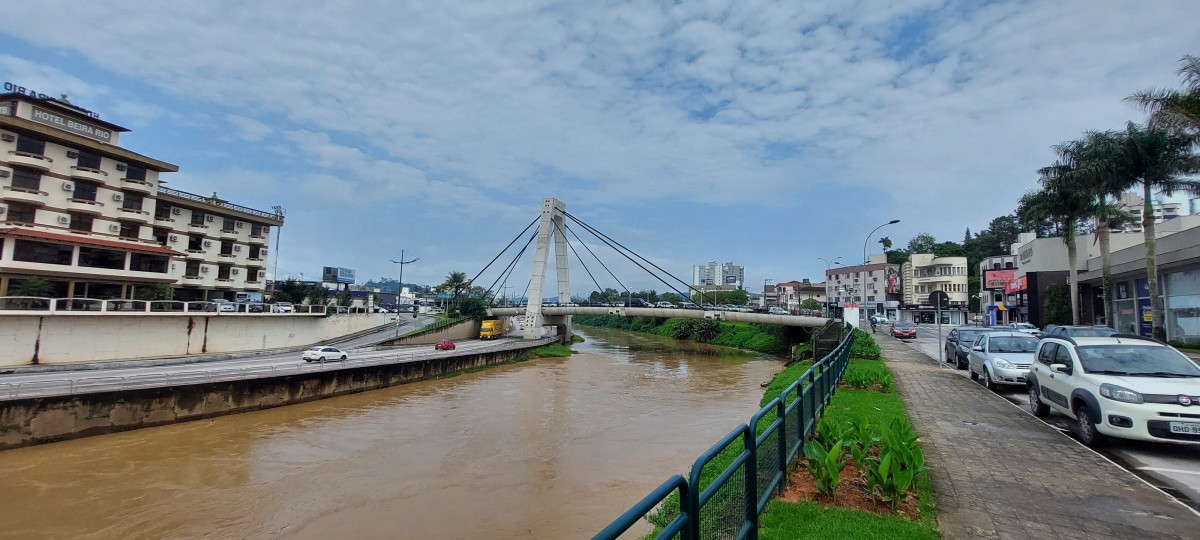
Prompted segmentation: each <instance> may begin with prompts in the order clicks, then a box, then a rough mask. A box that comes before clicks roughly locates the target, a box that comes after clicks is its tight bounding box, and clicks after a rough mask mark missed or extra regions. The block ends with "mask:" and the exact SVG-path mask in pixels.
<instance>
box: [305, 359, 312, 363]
mask: <svg viewBox="0 0 1200 540" xmlns="http://www.w3.org/2000/svg"><path fill="white" fill-rule="evenodd" d="M304 363H305V364H311V363H312V358H305V359H304Z"/></svg>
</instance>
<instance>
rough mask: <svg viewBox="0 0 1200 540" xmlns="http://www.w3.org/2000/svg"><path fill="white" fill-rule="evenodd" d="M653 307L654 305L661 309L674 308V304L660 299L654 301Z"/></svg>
mask: <svg viewBox="0 0 1200 540" xmlns="http://www.w3.org/2000/svg"><path fill="white" fill-rule="evenodd" d="M654 307H656V308H662V309H675V304H672V303H670V302H668V301H666V300H663V301H661V302H657V303H655V304H654Z"/></svg>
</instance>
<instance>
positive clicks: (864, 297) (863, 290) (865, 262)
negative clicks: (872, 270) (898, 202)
mask: <svg viewBox="0 0 1200 540" xmlns="http://www.w3.org/2000/svg"><path fill="white" fill-rule="evenodd" d="M897 223H900V220H898V219H893V220H891V221H889V222H887V223H884V224H883V225H880V226H878V227H875V228H874V229H871V232H870V233H868V234H867V238H866V239H865V240H863V266H862V270H861V271H860V272H859V274H860V275H861V276H862V279H861V280H860V281H861V283H860V285H861V287H860V288H859V291H861V292H860V293H859V294H860V296H861V297H862V304H866V303H867V265H868V264H870V262H871V261H870V259H868V258H867V242H870V241H871V237H872V236H874V235H875V231H878V230H879V229H882V228H884V227H886V226H888V225H895V224H897ZM863 313H864V314H865V313H866V311H865V310H864V311H863Z"/></svg>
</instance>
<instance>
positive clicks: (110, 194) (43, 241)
mask: <svg viewBox="0 0 1200 540" xmlns="http://www.w3.org/2000/svg"><path fill="white" fill-rule="evenodd" d="M7 86H9V87H11V86H12V85H7ZM127 131H128V130H127V129H125V128H123V127H121V126H118V125H116V124H113V123H110V122H107V121H104V120H100V119H99V118H98V116H97V115H96V114H95V113H92V112H91V111H88V110H86V109H82V108H80V107H77V106H75V105H73V104H71V103H70V102H68V101H67V100H66V99H65V97H64V98H63V99H61V100H59V99H53V98H49V97H45V96H40V95H30V94H27V93H25V92H23V91H18V92H10V93H5V94H0V295H13V294H14V293H18V292H22V291H27V290H28V289H29V287H28V286H27V285H28V283H29V282H27V281H26V280H28V279H29V278H33V277H36V278H41V279H43V280H46V281H48V282H49V283H50V285H51V290H50V291H48V293H49V295H50V296H54V297H61V298H102V299H107V298H136V297H138V295H139V291H141V290H143V289H145V288H146V287H148V286H151V285H154V284H166V285H169V286H171V287H172V288H173V289H174V296H175V298H177V299H180V300H208V299H214V298H225V299H232V298H233V293H234V292H235V291H261V290H263V289H264V284H265V281H266V260H267V254H268V248H269V246H268V238H269V236H270V233H271V228H272V227H279V226H281V225H282V224H283V216H282V215H280V214H278V213H275V212H265V211H262V210H255V209H253V208H248V207H245V206H241V205H237V204H233V203H230V202H229V201H226V200H223V199H220V198H218V197H217V196H216V194H215V193H214V194H213V195H212V196H211V197H205V196H203V195H197V194H194V193H188V192H184V191H179V190H174V189H169V188H166V187H164V186H163V185H162V184H163V183H165V180H164V179H162V178H161V177H160V175H161V174H162V173H170V172H176V171H178V170H179V168H178V167H177V166H175V165H172V164H170V163H167V162H164V161H160V160H157V159H154V158H150V157H146V156H143V155H141V154H137V153H135V152H132V151H129V150H127V149H124V148H121V147H120V146H119V138H120V135H121V133H124V132H127Z"/></svg>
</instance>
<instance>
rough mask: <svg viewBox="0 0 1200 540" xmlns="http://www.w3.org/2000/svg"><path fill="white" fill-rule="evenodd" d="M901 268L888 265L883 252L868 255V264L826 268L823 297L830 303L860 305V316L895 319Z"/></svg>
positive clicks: (840, 305) (831, 305)
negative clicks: (878, 316)
mask: <svg viewBox="0 0 1200 540" xmlns="http://www.w3.org/2000/svg"><path fill="white" fill-rule="evenodd" d="M899 270H900V267H899V266H897V265H894V264H888V262H887V256H886V255H871V256H870V260H869V261H868V264H860V265H856V266H843V267H839V268H832V269H829V270H826V271H825V296H826V298H827V299H828V302H829V306H830V307H831V308H833V307H842V306H844V305H845V304H848V303H855V304H859V310H860V311H859V314H860V316H862V317H869V316H871V315H877V314H878V315H886V316H887V317H888V319H891V320H896V319H897V317H898V316H899V308H900V274H899Z"/></svg>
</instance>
